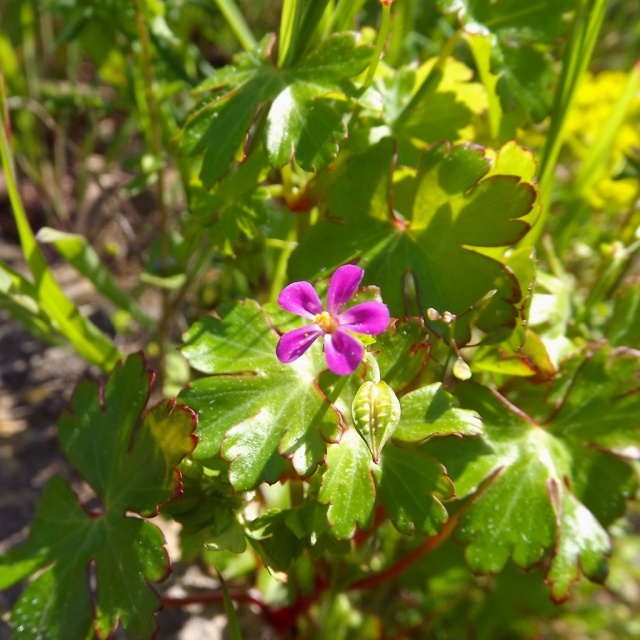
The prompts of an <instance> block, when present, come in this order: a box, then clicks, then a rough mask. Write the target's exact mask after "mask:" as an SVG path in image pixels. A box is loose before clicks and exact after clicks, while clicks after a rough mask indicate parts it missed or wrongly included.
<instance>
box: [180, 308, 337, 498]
mask: <svg viewBox="0 0 640 640" xmlns="http://www.w3.org/2000/svg"><path fill="white" fill-rule="evenodd" d="M185 341H186V342H187V343H188V344H187V345H186V346H185V347H184V348H183V353H184V354H185V356H186V357H187V359H188V360H189V361H190V362H191V363H192V364H193V366H195V367H196V368H198V369H200V370H201V371H205V372H206V373H210V374H213V375H212V376H210V377H208V378H202V379H200V380H196V381H195V382H193V383H192V384H191V386H190V387H188V388H187V389H185V390H184V391H183V392H182V393H181V394H180V399H181V400H182V401H184V402H185V403H186V404H188V405H189V406H190V407H192V408H193V409H194V410H196V411H197V412H198V414H199V418H200V420H199V427H198V437H199V444H198V447H197V449H196V451H195V452H194V457H195V458H197V459H201V460H206V459H207V458H211V457H212V456H217V455H218V453H219V452H220V454H221V455H222V457H223V458H224V459H225V460H228V461H229V462H230V463H231V466H230V469H229V477H230V480H231V483H232V484H233V486H234V488H235V489H236V490H249V489H253V488H255V487H256V486H258V484H260V482H262V481H266V482H269V483H274V482H277V481H278V480H279V479H280V478H281V476H282V475H283V473H284V472H285V469H286V466H285V459H291V462H292V463H293V467H294V469H295V470H296V472H297V473H298V474H299V475H301V476H308V475H310V474H312V473H313V472H314V471H315V469H316V467H317V465H318V464H320V463H321V462H322V460H323V459H324V456H325V452H326V443H328V442H337V441H338V440H339V438H340V434H341V431H342V420H341V416H340V414H339V413H338V411H337V410H336V409H335V408H334V407H333V405H332V404H331V403H330V402H329V401H328V400H327V398H326V397H325V395H324V394H323V393H322V391H321V390H320V388H319V387H318V384H317V377H318V375H319V374H320V372H321V371H323V370H324V369H325V368H326V363H325V361H324V356H323V355H322V349H321V346H320V344H318V343H316V344H314V345H313V346H312V347H311V348H310V349H309V351H308V352H307V353H306V354H305V356H304V357H302V358H300V359H299V360H297V361H296V362H294V363H292V364H287V365H284V364H282V363H280V362H279V361H278V359H277V357H276V355H275V348H276V344H277V341H278V334H277V333H276V332H275V330H274V329H273V328H272V327H271V325H270V324H269V323H268V321H267V319H266V317H265V315H264V313H263V312H262V310H261V309H260V307H259V306H258V304H257V303H255V302H253V301H249V300H248V301H245V302H242V303H238V304H236V305H234V306H233V307H232V308H231V309H230V310H229V312H228V313H227V314H226V315H225V316H224V318H223V320H217V319H214V318H203V320H202V321H199V322H198V323H196V324H195V325H194V327H192V329H191V330H190V331H189V332H188V333H187V334H186V335H185Z"/></svg>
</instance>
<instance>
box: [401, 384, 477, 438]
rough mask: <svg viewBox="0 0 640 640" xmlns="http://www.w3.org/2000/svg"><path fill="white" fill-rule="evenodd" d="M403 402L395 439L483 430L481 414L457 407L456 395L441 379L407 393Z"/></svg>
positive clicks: (459, 434)
mask: <svg viewBox="0 0 640 640" xmlns="http://www.w3.org/2000/svg"><path fill="white" fill-rule="evenodd" d="M400 403H401V405H402V417H401V419H400V425H399V426H398V428H397V429H396V432H395V433H394V434H393V437H394V438H395V439H396V440H402V441H404V442H421V441H423V440H426V439H427V438H431V437H433V436H448V435H457V436H460V437H462V436H477V435H480V434H482V433H483V430H482V422H481V420H480V416H478V414H477V413H476V412H475V411H468V410H466V409H459V408H457V407H456V401H455V398H454V397H453V396H452V395H451V394H450V393H447V392H446V391H445V390H444V387H443V385H442V383H440V382H437V383H435V384H431V385H429V386H426V387H420V389H416V390H415V391H412V392H411V393H408V394H407V395H405V396H403V397H402V398H401V401H400Z"/></svg>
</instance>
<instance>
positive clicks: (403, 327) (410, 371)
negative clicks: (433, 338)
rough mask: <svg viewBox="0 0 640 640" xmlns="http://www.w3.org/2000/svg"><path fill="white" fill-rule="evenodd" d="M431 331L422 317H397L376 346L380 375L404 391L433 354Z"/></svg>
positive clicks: (391, 384) (381, 335)
mask: <svg viewBox="0 0 640 640" xmlns="http://www.w3.org/2000/svg"><path fill="white" fill-rule="evenodd" d="M428 339H429V337H428V335H427V334H426V332H425V330H424V322H423V320H422V318H406V319H405V320H395V319H394V320H393V321H392V323H391V326H390V327H389V329H387V331H385V332H384V333H382V334H380V335H378V336H376V342H375V345H374V346H373V347H372V348H373V349H374V350H375V351H379V353H378V354H377V355H376V360H377V362H378V366H379V367H380V377H381V379H383V380H384V381H385V382H386V383H387V384H388V385H389V386H391V387H392V388H393V389H395V390H396V391H397V392H398V394H401V393H402V392H403V390H404V388H405V387H408V386H409V385H411V383H412V382H413V381H414V380H415V379H416V378H417V377H418V376H419V375H420V373H421V372H422V370H423V369H424V367H425V365H426V363H427V359H428V357H429V343H428Z"/></svg>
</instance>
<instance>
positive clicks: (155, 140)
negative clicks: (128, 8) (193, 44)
mask: <svg viewBox="0 0 640 640" xmlns="http://www.w3.org/2000/svg"><path fill="white" fill-rule="evenodd" d="M134 5H135V11H136V27H137V30H138V37H139V39H140V43H141V45H142V71H143V75H144V85H145V86H144V89H145V99H146V108H147V109H148V112H149V137H150V140H149V143H150V145H151V148H152V150H153V154H154V155H155V156H156V158H158V159H161V158H162V157H163V145H162V131H161V125H160V109H159V108H158V102H157V100H156V95H155V90H154V78H153V67H152V63H151V46H150V43H149V32H148V30H147V20H146V19H145V16H144V14H143V9H142V6H141V4H140V0H134ZM157 173H158V179H157V181H156V185H155V186H156V199H157V201H158V210H159V212H160V225H159V226H160V228H159V233H160V256H161V260H162V275H163V276H166V275H167V265H168V264H169V212H168V210H167V205H166V202H165V191H166V189H165V172H164V166H161V167H160V168H159V169H158V172H157ZM171 309H172V307H171V301H170V293H169V291H168V289H166V288H164V287H163V288H162V290H161V314H160V322H159V324H158V347H159V354H158V388H159V389H160V392H161V393H162V388H163V386H164V381H165V378H166V356H167V345H168V342H169V328H170V324H171Z"/></svg>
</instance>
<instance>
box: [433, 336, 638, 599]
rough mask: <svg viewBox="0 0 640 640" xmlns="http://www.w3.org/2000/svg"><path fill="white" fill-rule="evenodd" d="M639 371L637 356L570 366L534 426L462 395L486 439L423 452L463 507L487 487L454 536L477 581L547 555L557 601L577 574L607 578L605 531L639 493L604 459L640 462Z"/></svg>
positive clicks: (477, 395) (599, 350) (480, 395)
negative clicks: (443, 472)
mask: <svg viewBox="0 0 640 640" xmlns="http://www.w3.org/2000/svg"><path fill="white" fill-rule="evenodd" d="M639 366H640V354H639V353H638V352H632V351H628V350H622V349H618V350H612V349H611V348H610V347H608V346H607V345H597V346H595V347H593V348H592V350H591V351H589V352H587V354H586V356H582V357H581V358H580V359H577V360H576V361H574V362H572V363H568V364H567V365H566V373H565V375H564V376H561V377H559V378H558V380H557V381H555V382H554V385H553V386H552V387H551V389H550V391H549V394H548V397H547V398H539V397H538V396H536V397H534V398H533V399H531V400H530V403H531V407H530V409H534V408H535V403H536V402H537V403H538V404H539V407H538V408H537V409H536V416H540V417H539V418H537V419H535V420H534V419H533V418H532V417H531V416H530V415H527V414H526V413H524V412H523V411H522V410H521V409H518V408H517V407H515V406H513V405H512V404H510V403H509V402H508V401H507V400H506V399H505V398H503V397H502V396H500V395H499V394H498V393H497V392H491V391H489V390H488V389H485V388H483V387H480V386H477V385H474V384H465V385H461V386H460V387H459V389H458V395H459V397H460V398H461V401H462V403H463V405H464V406H466V407H468V408H473V409H475V410H477V411H478V412H479V413H480V415H481V416H482V417H483V423H484V428H485V434H486V435H485V436H484V437H478V438H475V439H469V440H468V439H464V440H462V442H459V443H458V442H457V443H456V446H455V447H454V446H451V444H450V443H446V442H445V441H444V440H439V441H438V440H436V441H430V442H428V443H427V444H425V445H423V446H422V450H424V451H425V452H427V453H429V454H430V455H432V456H434V457H435V458H436V459H438V460H440V461H441V462H442V463H443V464H444V465H445V467H446V469H447V471H448V474H449V476H450V477H451V479H452V480H453V482H454V484H455V487H456V495H457V496H458V497H464V496H467V495H469V494H473V493H474V492H477V491H478V490H479V488H480V486H481V484H482V483H484V482H487V481H489V484H488V485H487V486H485V487H484V490H483V491H480V492H479V494H478V497H477V498H476V499H475V503H474V504H473V506H472V507H471V509H469V511H467V512H466V513H465V514H464V515H463V517H462V519H461V521H460V525H459V527H458V530H457V534H456V535H457V537H458V539H459V540H461V541H464V542H467V543H468V546H467V550H466V557H467V561H468V563H469V565H470V566H471V568H472V569H473V570H474V571H478V572H492V573H495V572H498V571H501V570H502V569H503V568H504V566H505V564H506V562H507V560H508V559H509V557H513V560H514V561H515V563H516V564H518V565H519V566H522V567H528V566H531V565H532V564H533V563H534V562H537V561H538V560H539V559H540V558H542V557H543V555H544V554H545V553H546V554H547V555H550V556H551V562H550V571H549V575H548V580H549V582H550V583H551V589H552V597H553V598H554V599H556V600H562V599H564V598H565V597H566V596H567V593H568V589H569V585H570V584H571V583H572V582H573V581H575V580H576V579H577V575H578V574H577V572H578V566H580V567H581V568H582V572H583V573H584V574H585V575H586V576H587V577H588V578H590V579H592V580H602V579H603V578H604V576H605V575H606V561H605V556H606V554H607V553H608V550H609V541H608V538H607V536H606V533H605V531H604V528H603V527H604V526H606V525H607V524H610V523H611V521H612V520H613V519H614V518H616V517H619V516H620V515H622V513H623V512H624V503H625V499H628V498H630V497H631V496H632V495H633V491H634V487H635V480H634V478H633V473H632V470H631V468H630V467H629V465H628V464H627V463H625V462H624V461H623V460H621V459H620V458H619V457H613V456H612V455H610V454H608V453H605V451H608V452H611V453H613V454H616V455H618V456H625V457H634V458H638V457H640V418H639V416H640V393H639V391H640V385H639V383H638V376H637V372H638V369H639ZM523 384H525V383H523ZM554 405H555V406H554ZM544 416H546V417H544Z"/></svg>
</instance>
